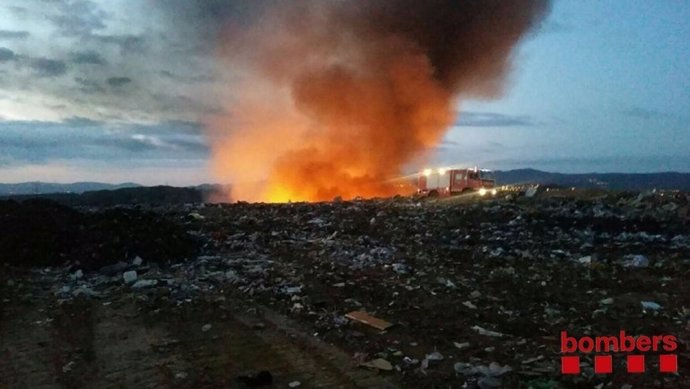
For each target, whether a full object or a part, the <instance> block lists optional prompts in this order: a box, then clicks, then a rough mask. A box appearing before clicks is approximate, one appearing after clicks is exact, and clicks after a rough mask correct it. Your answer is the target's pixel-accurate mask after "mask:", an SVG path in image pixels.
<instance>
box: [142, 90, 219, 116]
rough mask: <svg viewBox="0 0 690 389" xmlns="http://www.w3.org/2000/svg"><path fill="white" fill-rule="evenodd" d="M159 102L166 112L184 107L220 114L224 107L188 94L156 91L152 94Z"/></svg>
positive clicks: (209, 113) (200, 111) (195, 110)
mask: <svg viewBox="0 0 690 389" xmlns="http://www.w3.org/2000/svg"><path fill="white" fill-rule="evenodd" d="M152 97H153V98H154V99H155V100H156V101H157V102H158V107H159V108H160V110H162V111H164V112H171V111H172V112H175V111H179V110H183V109H191V110H192V111H194V112H197V113H201V114H207V115H213V114H219V113H221V112H222V111H223V109H222V108H221V107H219V106H217V105H212V104H207V103H206V102H204V101H202V100H199V99H194V98H191V97H189V96H186V95H181V94H177V95H170V94H163V93H154V94H153V96H152Z"/></svg>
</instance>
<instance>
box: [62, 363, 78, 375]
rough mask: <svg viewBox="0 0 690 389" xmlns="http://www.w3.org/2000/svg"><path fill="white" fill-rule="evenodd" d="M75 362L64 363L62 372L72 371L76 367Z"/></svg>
mask: <svg viewBox="0 0 690 389" xmlns="http://www.w3.org/2000/svg"><path fill="white" fill-rule="evenodd" d="M75 364H76V363H75V362H74V361H70V362H68V363H67V364H66V365H64V366H63V367H62V372H63V373H69V372H70V371H72V368H73V367H74V365H75Z"/></svg>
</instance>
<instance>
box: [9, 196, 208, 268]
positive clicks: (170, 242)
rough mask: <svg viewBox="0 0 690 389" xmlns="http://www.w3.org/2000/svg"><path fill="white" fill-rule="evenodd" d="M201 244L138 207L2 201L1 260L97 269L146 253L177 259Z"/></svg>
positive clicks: (156, 259) (166, 219) (178, 227)
mask: <svg viewBox="0 0 690 389" xmlns="http://www.w3.org/2000/svg"><path fill="white" fill-rule="evenodd" d="M197 248H198V244H197V242H195V240H194V239H193V238H192V237H191V236H189V235H188V234H187V233H186V232H185V230H184V229H183V228H182V226H181V225H179V224H178V223H176V222H175V221H174V220H173V219H171V218H169V217H166V216H163V215H160V214H156V213H153V212H146V211H142V210H137V209H120V208H112V209H107V210H104V211H99V212H96V213H84V212H79V211H76V210H74V209H72V208H69V207H65V206H62V205H59V204H57V203H55V202H52V201H48V200H41V199H35V200H27V201H24V202H15V201H0V262H5V263H9V264H11V265H20V266H51V265H58V264H62V263H64V262H65V261H79V262H80V266H81V267H82V268H84V269H94V268H99V267H101V266H104V265H107V264H109V263H113V262H116V261H121V260H129V259H132V258H134V257H135V256H140V257H142V258H144V259H145V260H147V261H153V262H163V261H176V260H180V259H184V258H187V257H190V256H193V255H194V254H195V253H196V252H197Z"/></svg>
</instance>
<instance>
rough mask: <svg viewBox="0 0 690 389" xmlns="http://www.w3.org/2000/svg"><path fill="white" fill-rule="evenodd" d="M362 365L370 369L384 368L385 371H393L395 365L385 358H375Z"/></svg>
mask: <svg viewBox="0 0 690 389" xmlns="http://www.w3.org/2000/svg"><path fill="white" fill-rule="evenodd" d="M360 366H362V367H368V368H370V369H378V370H383V371H391V370H393V365H391V363H390V362H388V361H387V360H385V359H383V358H376V359H374V360H371V361H369V362H364V363H362V364H361V365H360Z"/></svg>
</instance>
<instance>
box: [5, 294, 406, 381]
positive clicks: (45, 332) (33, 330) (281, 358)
mask: <svg viewBox="0 0 690 389" xmlns="http://www.w3.org/2000/svg"><path fill="white" fill-rule="evenodd" d="M24 286H25V287H26V289H25V291H27V292H30V296H31V297H30V302H29V301H21V299H22V296H21V295H10V294H4V296H5V300H6V301H5V302H3V304H2V318H3V320H2V327H1V330H2V331H1V332H0V334H1V336H0V350H2V355H3V358H2V359H1V360H0V377H1V378H0V388H229V387H230V388H234V387H238V388H243V387H251V385H246V384H244V383H241V382H238V381H237V377H239V376H242V375H252V374H254V373H256V372H258V371H261V370H266V371H269V372H271V374H272V377H273V384H272V385H268V386H267V387H288V384H289V383H290V382H294V381H299V382H300V383H301V385H302V386H301V387H322V388H331V387H332V388H356V387H362V388H369V387H377V388H395V387H397V386H396V385H394V384H392V383H391V382H390V380H389V379H387V378H384V377H381V376H378V375H376V374H374V373H372V372H369V371H367V370H362V369H357V368H356V366H355V365H353V363H352V361H351V359H350V358H349V356H347V355H346V354H344V353H343V352H342V351H340V350H338V349H336V348H335V347H333V346H330V345H327V344H324V343H321V342H318V341H315V340H314V339H311V336H310V335H308V334H305V333H304V332H303V331H302V329H301V328H299V326H298V325H296V324H295V323H293V322H291V321H290V320H288V319H286V318H284V317H281V316H280V315H277V314H275V313H273V312H271V311H270V310H267V309H265V308H264V309H261V310H260V311H256V310H250V312H246V311H244V312H241V311H240V309H238V308H239V307H238V306H234V305H235V303H232V304H229V303H227V302H226V301H225V299H223V298H216V299H215V301H207V300H205V299H204V300H202V301H198V302H196V303H193V304H189V305H186V306H184V307H181V308H178V307H161V306H160V305H159V306H158V308H157V309H155V310H153V311H151V310H149V308H150V307H149V306H148V304H147V303H146V302H143V301H140V300H137V299H136V298H135V297H134V296H131V295H122V296H113V298H112V299H109V300H108V301H103V300H88V299H74V300H72V301H69V302H63V303H57V302H56V300H55V298H54V297H53V296H51V295H49V294H48V293H46V290H47V289H49V286H48V285H41V284H40V283H36V284H28V283H27V284H25V285H24ZM7 300H9V301H7ZM233 311H235V312H233ZM208 324H210V325H211V328H210V329H209V330H207V331H204V330H203V329H202V328H203V326H205V325H208Z"/></svg>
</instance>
